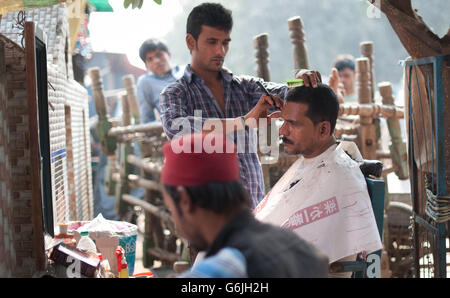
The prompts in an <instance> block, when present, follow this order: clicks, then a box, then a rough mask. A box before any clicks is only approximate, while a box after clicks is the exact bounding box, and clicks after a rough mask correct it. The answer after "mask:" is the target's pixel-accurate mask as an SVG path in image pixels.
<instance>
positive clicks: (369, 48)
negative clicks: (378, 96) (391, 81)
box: [359, 41, 375, 102]
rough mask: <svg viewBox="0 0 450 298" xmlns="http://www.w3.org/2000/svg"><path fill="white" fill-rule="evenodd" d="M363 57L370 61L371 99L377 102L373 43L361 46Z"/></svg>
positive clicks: (365, 43) (364, 42)
mask: <svg viewBox="0 0 450 298" xmlns="http://www.w3.org/2000/svg"><path fill="white" fill-rule="evenodd" d="M359 46H360V50H361V55H362V56H363V57H366V58H367V59H369V75H370V85H371V88H370V98H371V101H372V102H375V70H374V58H373V42H372V41H363V42H361V43H360V44H359Z"/></svg>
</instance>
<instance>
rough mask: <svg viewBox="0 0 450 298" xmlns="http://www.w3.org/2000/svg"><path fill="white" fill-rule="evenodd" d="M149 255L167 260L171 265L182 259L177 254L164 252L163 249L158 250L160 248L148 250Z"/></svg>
mask: <svg viewBox="0 0 450 298" xmlns="http://www.w3.org/2000/svg"><path fill="white" fill-rule="evenodd" d="M147 253H148V254H151V255H152V256H154V257H156V258H158V259H159V260H165V261H168V262H170V263H173V262H176V261H179V260H180V258H181V257H180V256H179V255H177V254H176V253H173V252H168V251H165V250H162V249H161V248H158V247H154V248H148V249H147Z"/></svg>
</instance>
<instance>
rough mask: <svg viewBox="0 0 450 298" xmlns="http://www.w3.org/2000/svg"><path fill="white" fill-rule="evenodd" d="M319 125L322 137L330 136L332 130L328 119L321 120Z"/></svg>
mask: <svg viewBox="0 0 450 298" xmlns="http://www.w3.org/2000/svg"><path fill="white" fill-rule="evenodd" d="M319 125H320V127H319V136H320V138H321V139H326V138H328V137H329V136H330V132H331V124H330V122H328V121H322V122H320V124H319Z"/></svg>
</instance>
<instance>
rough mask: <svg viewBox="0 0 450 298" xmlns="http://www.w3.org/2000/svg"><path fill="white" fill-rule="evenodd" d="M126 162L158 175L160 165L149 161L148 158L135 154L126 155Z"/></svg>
mask: <svg viewBox="0 0 450 298" xmlns="http://www.w3.org/2000/svg"><path fill="white" fill-rule="evenodd" d="M127 162H128V163H130V164H131V165H133V166H135V167H137V168H140V169H142V170H144V171H145V172H147V173H149V174H153V175H160V174H161V169H162V165H161V164H157V163H154V162H150V161H149V160H148V159H142V158H139V157H137V156H135V155H132V154H130V155H128V156H127Z"/></svg>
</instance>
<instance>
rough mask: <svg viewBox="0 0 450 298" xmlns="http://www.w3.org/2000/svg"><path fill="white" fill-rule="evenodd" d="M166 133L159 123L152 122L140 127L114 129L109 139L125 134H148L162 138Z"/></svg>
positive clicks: (130, 126) (109, 134)
mask: <svg viewBox="0 0 450 298" xmlns="http://www.w3.org/2000/svg"><path fill="white" fill-rule="evenodd" d="M163 132H164V128H163V126H162V124H161V123H159V122H150V123H145V124H139V125H129V126H120V127H113V128H111V129H110V130H109V132H108V136H109V137H117V136H120V135H124V134H132V133H146V134H147V135H150V136H153V135H154V136H160V135H161V134H162V133H163Z"/></svg>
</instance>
